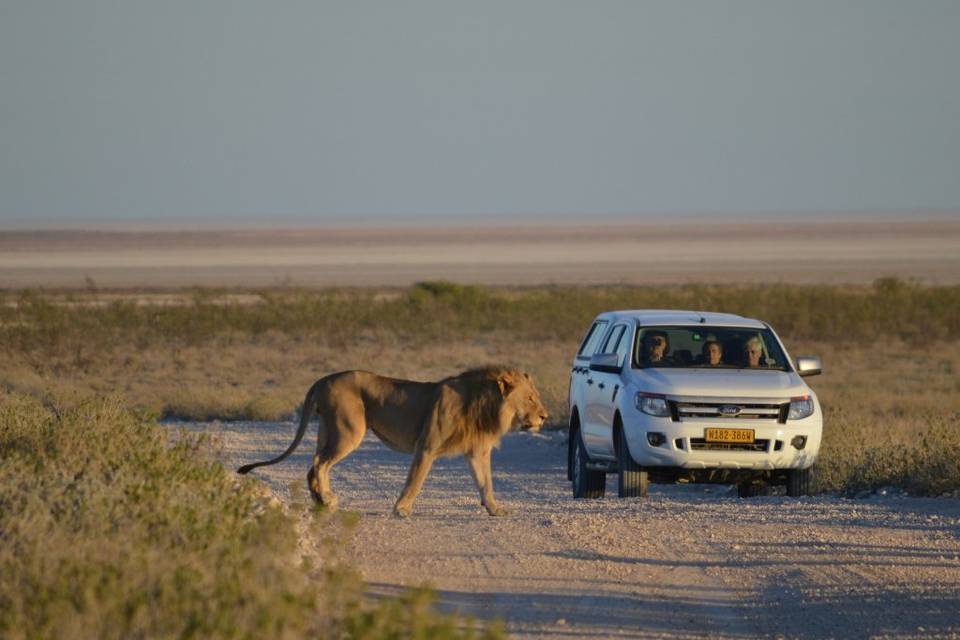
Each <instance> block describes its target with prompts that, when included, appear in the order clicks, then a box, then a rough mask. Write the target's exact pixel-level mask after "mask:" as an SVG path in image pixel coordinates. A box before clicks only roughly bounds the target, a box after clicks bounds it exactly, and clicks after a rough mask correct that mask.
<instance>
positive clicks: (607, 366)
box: [590, 353, 620, 373]
mask: <svg viewBox="0 0 960 640" xmlns="http://www.w3.org/2000/svg"><path fill="white" fill-rule="evenodd" d="M590 370H591V371H605V372H607V373H620V356H619V355H617V354H616V353H597V354H595V355H594V356H593V357H592V358H590Z"/></svg>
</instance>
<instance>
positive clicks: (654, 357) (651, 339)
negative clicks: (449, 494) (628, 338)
mask: <svg viewBox="0 0 960 640" xmlns="http://www.w3.org/2000/svg"><path fill="white" fill-rule="evenodd" d="M669 352H670V341H669V339H668V338H667V333H666V332H665V331H648V332H647V333H645V334H643V344H642V345H641V352H640V361H641V362H643V363H644V364H648V363H653V362H666V360H667V354H668V353H669Z"/></svg>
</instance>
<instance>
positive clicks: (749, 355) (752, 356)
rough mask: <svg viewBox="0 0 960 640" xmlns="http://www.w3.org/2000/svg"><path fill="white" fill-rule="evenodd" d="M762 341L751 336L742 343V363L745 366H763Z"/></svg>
mask: <svg viewBox="0 0 960 640" xmlns="http://www.w3.org/2000/svg"><path fill="white" fill-rule="evenodd" d="M763 360H764V358H763V343H762V342H760V338H758V337H757V336H753V337H752V338H748V339H747V341H746V342H744V343H743V364H744V366H746V367H764V366H766V365H765V364H764V363H763Z"/></svg>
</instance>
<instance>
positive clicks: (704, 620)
mask: <svg viewBox="0 0 960 640" xmlns="http://www.w3.org/2000/svg"><path fill="white" fill-rule="evenodd" d="M195 426H197V427H199V428H202V429H205V430H207V431H211V432H214V433H217V434H219V435H220V436H221V437H222V438H223V443H224V448H225V452H226V455H227V456H228V458H229V461H230V463H231V464H234V463H240V462H252V461H255V460H264V459H267V458H270V457H273V456H275V455H276V454H277V453H279V452H280V451H282V450H283V449H285V448H286V447H287V445H288V444H289V442H290V441H291V439H292V437H293V431H294V426H293V424H292V423H231V424H226V425H221V424H218V423H214V424H212V425H195ZM564 438H565V435H564V434H563V433H559V432H547V433H541V434H530V433H518V434H511V435H509V436H507V437H506V438H505V439H504V441H503V446H502V447H501V449H500V450H499V451H497V452H496V453H495V454H494V459H493V468H494V478H495V487H496V491H497V496H498V498H499V501H500V502H501V504H503V505H505V506H507V507H508V508H509V509H510V510H511V512H510V515H508V516H505V517H500V518H493V517H489V516H487V515H486V512H485V511H484V509H483V508H482V507H481V506H480V502H479V498H478V497H477V495H476V491H475V489H474V486H473V481H472V480H471V478H470V475H469V472H468V471H467V466H466V463H465V462H464V461H463V460H462V459H460V458H453V459H450V460H443V461H441V462H439V463H438V464H436V465H435V466H434V468H433V470H432V472H431V474H430V476H429V477H428V479H427V482H426V484H425V486H424V490H423V493H422V494H421V495H420V498H419V499H418V501H417V503H416V505H415V507H414V512H413V515H412V516H411V517H410V518H408V519H406V520H402V519H398V518H395V517H394V516H393V515H392V514H391V511H392V507H393V502H394V500H395V499H396V497H397V495H398V493H399V491H400V488H401V486H402V483H403V480H404V478H405V475H406V470H407V467H408V464H409V457H408V456H406V455H403V454H398V453H394V452H392V451H390V450H388V449H387V448H386V447H385V446H383V445H382V444H380V443H379V442H378V441H377V440H376V439H375V438H374V437H373V436H370V435H368V437H367V439H366V440H365V441H364V443H363V444H362V446H361V447H360V448H359V449H358V450H357V451H356V452H354V453H353V454H352V455H351V456H350V457H348V458H347V459H346V460H345V461H343V462H342V463H341V464H340V465H338V466H337V467H335V469H334V471H333V475H332V478H333V488H334V491H336V492H337V494H338V495H339V497H340V506H341V508H342V509H345V510H350V511H354V512H357V513H359V514H360V516H361V517H360V521H359V524H358V525H357V527H356V529H355V530H354V535H353V540H352V545H353V547H352V548H353V555H352V560H353V562H354V563H355V565H356V566H357V567H358V568H359V569H360V571H361V572H362V573H363V575H364V577H365V579H366V580H367V582H368V584H369V586H370V592H371V594H372V595H374V596H378V595H391V594H396V593H398V592H400V591H401V590H402V589H403V588H404V587H408V586H417V585H421V584H429V585H431V586H433V587H434V588H435V589H436V590H437V592H438V594H439V598H440V607H441V608H442V609H444V610H447V611H457V612H461V613H463V614H467V615H471V616H474V617H476V618H480V619H495V618H500V619H502V620H503V621H504V623H505V625H506V628H507V630H508V631H509V632H510V633H511V634H512V635H513V636H516V637H550V638H588V637H625V638H690V637H714V638H754V637H772V638H779V637H783V638H868V637H883V638H960V500H958V499H955V498H937V499H926V498H911V497H906V496H902V495H900V494H898V493H896V492H891V493H890V494H887V495H871V496H870V497H867V498H863V499H856V500H853V499H846V498H840V497H836V496H818V497H812V498H803V499H789V498H786V497H770V498H754V499H749V500H741V499H738V498H737V497H736V493H735V492H731V491H730V490H729V489H728V488H726V487H723V486H702V485H701V486H654V487H652V488H651V493H650V497H649V498H647V499H631V500H622V499H618V498H617V497H616V486H615V482H616V477H615V476H611V477H610V478H608V486H607V497H606V498H605V499H603V500H593V501H587V500H576V501H575V500H573V499H572V498H571V496H570V486H569V483H568V482H567V481H566V476H565V467H564V460H565V452H566V449H565V447H566V445H565V441H564ZM312 440H313V436H312V434H310V436H309V437H308V438H305V442H304V443H303V444H302V445H301V446H300V449H299V450H298V451H297V452H296V453H295V454H294V455H293V456H291V457H290V458H288V459H287V460H285V461H284V462H283V463H281V464H279V465H275V466H273V467H264V468H260V469H257V470H256V471H255V472H254V474H255V475H256V476H257V477H259V478H261V479H262V480H263V481H265V482H266V483H267V484H268V486H269V487H270V488H271V490H272V491H274V492H275V493H276V494H277V496H278V497H279V498H280V499H281V500H284V501H289V500H290V498H291V486H292V485H298V486H300V487H303V486H304V483H305V474H306V471H307V469H308V466H309V464H310V458H311V455H312V451H313V443H312Z"/></svg>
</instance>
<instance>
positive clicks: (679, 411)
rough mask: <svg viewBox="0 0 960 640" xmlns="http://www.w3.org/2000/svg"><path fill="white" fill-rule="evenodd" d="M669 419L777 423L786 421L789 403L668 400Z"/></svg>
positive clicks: (679, 420) (675, 420)
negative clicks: (733, 419) (765, 421)
mask: <svg viewBox="0 0 960 640" xmlns="http://www.w3.org/2000/svg"><path fill="white" fill-rule="evenodd" d="M669 403H670V417H671V418H673V421H674V422H682V421H683V420H689V419H700V420H702V419H703V418H714V419H717V420H724V419H731V418H736V419H738V420H773V421H776V422H779V423H781V424H782V423H785V422H786V421H787V412H788V411H789V409H790V403H789V402H784V403H773V404H771V403H756V402H748V403H743V402H736V401H729V402H712V401H699V400H696V401H686V400H682V401H681V400H670V401H669Z"/></svg>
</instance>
